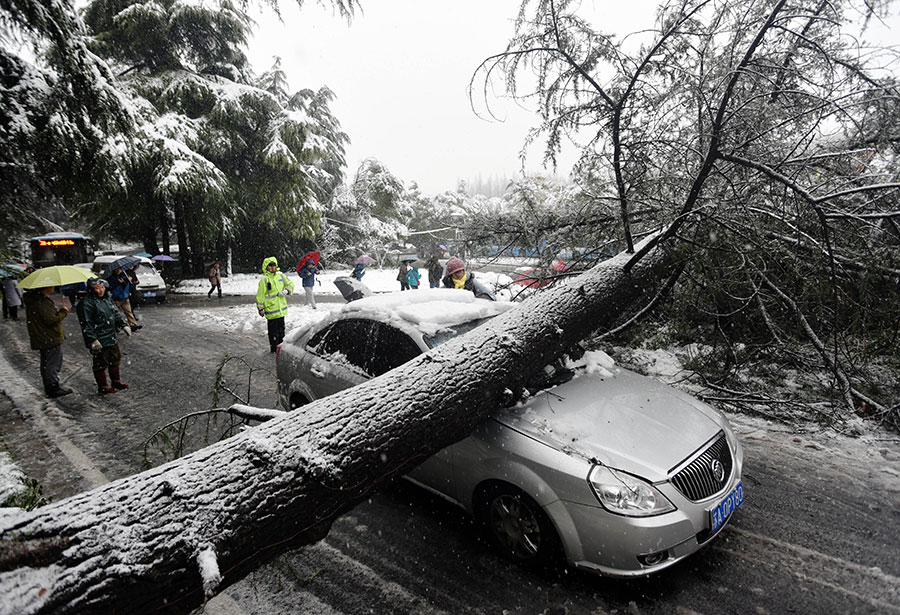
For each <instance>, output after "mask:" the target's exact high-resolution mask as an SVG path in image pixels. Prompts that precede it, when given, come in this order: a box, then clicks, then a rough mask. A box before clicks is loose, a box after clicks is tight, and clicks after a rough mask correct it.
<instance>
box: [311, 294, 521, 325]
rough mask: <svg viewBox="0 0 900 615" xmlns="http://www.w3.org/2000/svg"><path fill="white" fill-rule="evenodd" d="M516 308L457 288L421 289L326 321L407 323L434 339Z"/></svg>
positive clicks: (361, 304)
mask: <svg viewBox="0 0 900 615" xmlns="http://www.w3.org/2000/svg"><path fill="white" fill-rule="evenodd" d="M516 305H517V304H515V303H512V302H509V301H489V300H487V299H477V298H476V297H475V295H474V294H473V293H471V292H469V291H466V290H458V289H455V288H420V289H418V290H410V291H406V292H394V293H388V294H383V295H373V296H371V297H366V298H365V299H359V300H358V301H351V302H350V303H348V304H347V305H344V306H343V307H342V308H341V309H340V310H338V311H337V312H336V313H335V314H334V315H333V316H332V317H331V318H329V319H327V320H328V321H331V320H332V319H337V318H354V317H359V318H368V319H371V320H378V321H381V322H387V323H391V322H393V324H395V325H398V326H399V325H401V324H403V323H405V324H406V325H408V326H412V327H414V328H416V329H418V330H419V331H420V332H421V333H422V334H423V335H434V334H435V333H436V332H438V331H440V330H442V329H446V328H448V327H453V326H455V325H459V324H461V323H464V322H469V321H471V320H476V319H479V318H488V317H491V316H497V315H498V314H502V313H503V312H506V311H509V310H511V309H512V308H514V307H515V306H516ZM397 321H400V322H397Z"/></svg>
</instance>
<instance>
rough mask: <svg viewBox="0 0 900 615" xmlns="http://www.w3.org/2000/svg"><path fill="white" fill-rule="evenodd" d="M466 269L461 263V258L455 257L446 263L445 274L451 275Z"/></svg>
mask: <svg viewBox="0 0 900 615" xmlns="http://www.w3.org/2000/svg"><path fill="white" fill-rule="evenodd" d="M465 268H466V264H465V263H464V262H463V260H462V259H461V258H456V257H455V256H454V257H453V258H451V259H450V260H448V261H447V274H448V275H453V274H454V273H456V272H457V271H462V270H464V269H465Z"/></svg>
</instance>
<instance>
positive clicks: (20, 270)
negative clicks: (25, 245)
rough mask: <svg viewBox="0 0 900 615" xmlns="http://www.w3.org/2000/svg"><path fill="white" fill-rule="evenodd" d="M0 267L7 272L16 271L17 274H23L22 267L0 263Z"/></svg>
mask: <svg viewBox="0 0 900 615" xmlns="http://www.w3.org/2000/svg"><path fill="white" fill-rule="evenodd" d="M0 266H2V267H3V268H4V269H7V270H12V271H18V272H19V273H24V272H25V267H23V266H22V265H17V264H15V263H2V265H0Z"/></svg>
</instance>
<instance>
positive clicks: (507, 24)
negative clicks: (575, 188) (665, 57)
mask: <svg viewBox="0 0 900 615" xmlns="http://www.w3.org/2000/svg"><path fill="white" fill-rule="evenodd" d="M305 4H306V6H304V8H303V9H302V10H300V9H298V8H297V6H296V3H295V2H293V0H283V1H282V2H281V5H282V16H283V23H282V22H279V21H278V19H277V18H275V17H274V15H273V14H271V13H266V14H258V15H256V16H255V18H256V20H257V22H258V28H257V34H256V36H255V38H254V39H253V40H252V41H251V43H250V59H251V62H252V63H253V66H254V68H255V69H256V71H257V72H258V73H261V72H263V71H265V70H268V69H269V68H270V67H271V65H272V59H273V57H274V56H279V57H281V59H282V67H283V68H284V70H285V72H286V73H287V76H288V79H289V82H290V86H291V89H292V90H299V89H302V88H311V89H318V88H319V87H321V86H323V85H327V86H328V87H329V88H331V90H332V91H334V93H335V95H336V100H335V101H334V102H333V104H332V107H331V108H332V112H334V113H335V114H336V116H337V117H338V119H339V120H340V122H341V125H342V126H343V129H344V131H345V132H346V133H347V134H348V135H349V136H350V138H351V140H352V143H351V144H350V146H349V149H348V153H347V163H348V170H347V175H348V179H352V177H353V175H354V173H355V172H356V168H357V167H358V165H359V163H360V162H361V161H362V160H364V159H365V158H368V157H373V158H377V159H378V160H380V161H381V162H383V163H384V164H385V165H387V167H388V169H389V170H390V171H391V172H392V173H393V174H394V175H395V176H397V177H398V178H399V179H401V180H402V181H403V182H404V183H406V184H407V185H408V184H409V183H410V182H411V181H416V182H418V184H419V186H420V187H421V189H422V191H423V192H425V193H426V194H434V193H437V192H442V191H444V190H448V189H454V188H455V187H456V183H457V180H458V179H465V180H473V179H475V178H476V177H477V176H479V175H481V176H482V177H483V178H486V179H487V178H490V177H492V176H494V175H499V176H501V177H504V176H506V177H511V176H513V175H514V174H516V173H517V172H518V170H519V168H520V165H519V159H518V157H519V151H520V149H521V147H522V144H523V143H524V140H525V137H526V134H527V132H528V129H529V128H530V127H532V126H534V125H535V124H536V123H537V119H536V116H535V115H534V114H533V112H531V111H528V110H525V109H522V108H520V107H518V106H517V105H516V104H514V103H512V102H510V101H504V100H494V101H493V103H492V106H493V109H494V111H495V112H498V114H499V115H500V117H502V118H504V119H505V121H504V122H497V121H487V120H484V119H479V118H478V117H477V116H476V115H475V113H474V112H473V111H472V108H471V106H470V103H469V99H468V97H467V92H466V88H467V86H468V84H469V79H470V78H471V76H472V73H473V71H474V70H475V69H476V67H477V66H478V65H479V63H480V62H481V61H482V60H484V59H485V58H487V57H488V56H489V55H491V54H494V53H497V52H500V51H502V50H503V49H504V48H505V46H506V43H507V42H508V40H509V38H510V36H511V35H512V32H513V20H514V18H515V16H516V13H517V11H518V7H519V4H520V0H453V1H452V2H440V3H437V2H429V1H423V0H371V1H370V0H363V9H364V12H363V13H362V14H359V15H357V16H356V18H355V19H354V20H353V21H352V23H350V24H349V25H348V23H347V22H346V21H345V20H343V19H342V18H340V17H339V16H337V15H334V14H332V11H331V10H330V9H323V8H322V7H320V6H319V5H318V3H317V2H313V1H312V0H307V2H306V3H305ZM656 5H657V2H656V0H629V1H628V2H618V1H615V0H583V2H582V10H583V11H585V12H587V13H589V14H592V15H594V16H596V17H597V21H598V22H600V23H601V24H602V25H601V27H602V29H603V30H604V31H605V32H607V33H617V34H620V35H621V34H625V33H628V32H635V31H637V30H640V29H644V28H648V27H651V26H652V25H653V21H654V13H655V7H656ZM892 21H893V24H892V25H896V19H894V20H892ZM879 40H882V41H886V42H888V43H896V41H897V40H898V39H897V37H896V27H895V28H894V29H893V31H890V30H889V31H888V33H887V34H883V35H882V36H881V37H879ZM540 158H541V156H540V150H537V149H533V150H532V151H531V152H530V157H529V165H528V169H529V171H534V170H537V169H538V168H539V166H540ZM572 160H573V155H572V154H571V152H570V153H569V154H568V155H567V156H564V161H566V163H567V164H568V165H571V162H572ZM567 173H568V168H566V165H565V164H563V165H561V167H560V169H559V174H560V175H563V176H565V175H567Z"/></svg>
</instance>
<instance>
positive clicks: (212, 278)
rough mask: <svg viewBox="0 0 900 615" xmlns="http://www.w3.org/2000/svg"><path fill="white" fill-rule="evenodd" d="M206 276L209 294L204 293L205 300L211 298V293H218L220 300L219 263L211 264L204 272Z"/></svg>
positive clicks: (220, 276) (220, 278) (220, 274)
mask: <svg viewBox="0 0 900 615" xmlns="http://www.w3.org/2000/svg"><path fill="white" fill-rule="evenodd" d="M206 275H207V276H208V277H209V292H208V293H206V298H207V299H209V298H210V297H212V294H213V291H214V290H218V291H219V299H221V298H222V272H221V271H219V261H215V262H213V264H211V265H210V266H209V270H208V271H207V272H206Z"/></svg>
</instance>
